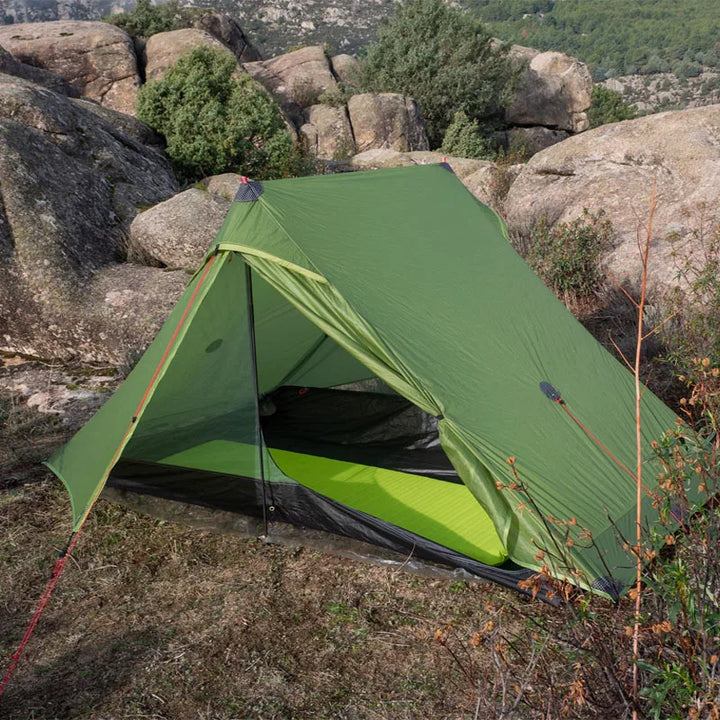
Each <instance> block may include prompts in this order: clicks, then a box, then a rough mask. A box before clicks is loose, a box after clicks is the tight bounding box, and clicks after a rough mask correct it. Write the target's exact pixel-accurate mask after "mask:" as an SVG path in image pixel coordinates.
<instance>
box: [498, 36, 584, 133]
mask: <svg viewBox="0 0 720 720" xmlns="http://www.w3.org/2000/svg"><path fill="white" fill-rule="evenodd" d="M527 49H528V48H523V50H527ZM516 55H517V56H518V57H524V58H525V59H527V57H530V58H531V59H530V62H529V65H528V68H527V70H526V71H525V75H524V76H523V79H522V82H521V86H520V89H519V90H518V94H517V97H516V98H515V102H514V103H513V105H512V106H511V107H510V108H509V109H508V111H507V114H506V119H507V121H508V123H510V124H511V125H543V126H545V127H549V128H554V129H557V130H568V131H570V132H582V131H583V130H587V128H588V127H589V124H588V120H587V111H588V108H589V107H590V96H591V94H592V88H593V81H592V77H591V75H590V71H589V70H588V68H587V66H586V65H585V64H584V63H582V62H580V61H579V60H577V59H576V58H574V57H571V56H570V55H566V54H565V53H559V52H544V53H538V54H536V55H532V54H531V53H530V54H527V53H526V54H524V55H523V54H519V53H516Z"/></svg>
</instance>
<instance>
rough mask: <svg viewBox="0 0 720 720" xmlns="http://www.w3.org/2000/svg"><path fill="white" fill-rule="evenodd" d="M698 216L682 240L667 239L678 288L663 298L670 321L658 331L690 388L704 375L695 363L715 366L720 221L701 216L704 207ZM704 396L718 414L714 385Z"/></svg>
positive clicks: (718, 360) (719, 349) (719, 355)
mask: <svg viewBox="0 0 720 720" xmlns="http://www.w3.org/2000/svg"><path fill="white" fill-rule="evenodd" d="M700 213H701V216H700V218H699V220H698V222H697V223H696V228H695V229H694V230H693V232H692V233H691V234H690V236H689V237H688V238H687V239H682V238H680V237H679V236H678V235H676V234H673V235H671V236H670V238H669V241H670V243H671V247H672V251H671V256H672V258H673V259H674V260H675V262H676V266H677V281H678V284H677V285H676V287H675V288H674V289H673V290H672V291H671V292H670V293H669V294H668V296H667V302H668V304H669V308H670V312H671V313H673V314H674V315H673V318H672V320H671V321H670V322H668V323H665V325H663V327H662V329H661V337H662V340H663V341H664V343H665V346H666V349H667V360H668V362H669V363H670V364H671V365H672V366H673V368H674V369H675V371H676V372H677V373H678V374H679V375H680V376H681V381H682V382H685V383H689V384H690V385H691V386H693V387H696V386H697V385H698V384H699V383H701V382H703V378H704V377H705V374H706V373H705V370H706V367H705V366H703V365H702V363H701V362H700V360H703V361H706V365H709V366H711V367H713V368H716V367H720V220H718V219H708V218H706V217H703V216H704V215H705V208H701V210H700ZM710 397H711V401H710V409H711V411H712V412H713V413H714V414H715V415H716V416H718V415H720V387H718V392H716V393H715V394H712V395H711V396H710ZM691 399H692V398H691Z"/></svg>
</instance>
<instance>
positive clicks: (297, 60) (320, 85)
mask: <svg viewBox="0 0 720 720" xmlns="http://www.w3.org/2000/svg"><path fill="white" fill-rule="evenodd" d="M245 69H246V70H247V71H248V72H249V73H250V74H251V75H252V76H253V77H254V78H255V79H256V80H257V81H258V82H259V83H260V84H261V85H263V86H264V87H265V88H267V90H268V91H269V92H270V93H271V94H272V95H273V97H274V98H275V99H276V100H277V101H278V102H279V103H280V107H281V108H282V109H283V110H284V111H285V112H286V113H287V114H288V115H289V116H290V117H291V118H292V119H293V120H294V121H295V122H296V123H297V124H298V125H300V124H301V123H302V108H306V107H310V106H312V105H315V104H316V103H317V100H318V97H319V96H320V95H322V93H324V92H325V91H326V90H331V89H334V88H336V87H337V82H336V80H335V76H334V75H333V73H332V70H331V69H330V63H329V61H328V59H327V56H326V55H325V51H324V50H323V48H322V47H320V46H319V45H317V46H313V47H306V48H302V49H300V50H295V51H293V52H289V53H286V54H285V55H279V56H278V57H275V58H271V59H270V60H263V61H260V62H254V63H246V64H245Z"/></svg>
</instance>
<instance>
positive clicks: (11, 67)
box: [0, 47, 80, 97]
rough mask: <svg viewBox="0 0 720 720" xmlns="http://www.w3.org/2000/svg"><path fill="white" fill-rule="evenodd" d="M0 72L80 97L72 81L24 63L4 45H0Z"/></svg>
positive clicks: (63, 93)
mask: <svg viewBox="0 0 720 720" xmlns="http://www.w3.org/2000/svg"><path fill="white" fill-rule="evenodd" d="M0 73H4V74H5V75H12V76H13V77H19V78H22V79H23V80H29V81H30V82H34V83H35V84H36V85H42V86H43V87H46V88H47V89H48V90H52V91H53V92H56V93H60V94H61V95H67V96H68V97H80V91H79V90H78V89H77V88H76V87H75V86H74V85H73V84H72V83H69V82H68V81H67V80H64V79H63V78H61V77H60V76H59V75H55V73H51V72H50V71H49V70H43V69H42V68H39V67H33V66H32V65H26V64H25V63H22V62H20V61H19V60H16V59H15V58H14V57H13V56H12V55H11V54H10V53H9V52H8V51H7V50H6V49H5V48H4V47H0Z"/></svg>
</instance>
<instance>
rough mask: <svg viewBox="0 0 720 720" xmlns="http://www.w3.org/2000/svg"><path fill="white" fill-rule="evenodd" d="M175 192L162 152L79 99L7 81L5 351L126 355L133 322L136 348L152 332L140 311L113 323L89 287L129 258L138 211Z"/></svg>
mask: <svg viewBox="0 0 720 720" xmlns="http://www.w3.org/2000/svg"><path fill="white" fill-rule="evenodd" d="M175 191H176V183H175V179H174V176H173V174H172V171H171V170H170V167H169V165H168V163H167V160H165V158H164V157H163V156H162V155H160V154H159V153H158V152H156V151H155V150H152V149H150V148H147V147H145V146H144V145H142V144H141V143H139V142H138V141H137V140H134V139H133V138H131V137H130V136H128V135H126V134H125V133H124V132H122V131H121V130H120V129H118V128H117V127H115V126H114V125H112V124H111V123H110V122H108V120H107V119H104V118H101V117H99V116H98V115H96V114H95V113H93V112H90V111H88V110H87V109H86V108H85V107H83V105H81V104H79V103H78V102H76V101H73V100H71V99H69V98H67V97H64V96H62V95H58V94H57V93H54V92H52V91H50V90H47V89H44V88H41V87H39V86H37V85H34V84H32V83H29V82H27V81H24V80H20V79H18V78H11V77H9V76H0V192H1V195H2V206H1V207H0V306H1V307H2V308H3V312H2V315H0V349H3V350H14V351H20V352H25V353H28V354H33V355H39V356H44V357H56V358H70V357H75V358H80V359H84V360H110V359H119V358H120V356H121V355H123V354H124V352H125V350H126V349H127V348H128V347H129V346H130V341H129V339H128V338H129V337H130V336H131V335H132V332H131V330H130V329H129V328H130V326H131V325H132V327H133V328H134V331H135V337H136V340H137V339H138V338H140V337H145V336H146V335H147V333H148V332H151V330H148V329H146V328H144V327H143V326H142V323H143V322H144V320H145V319H147V317H149V316H143V314H142V313H140V312H139V313H137V314H136V315H134V316H132V317H128V320H127V321H126V322H125V325H123V324H122V323H119V322H116V320H117V315H116V313H114V311H112V309H109V308H108V307H107V306H105V305H103V302H104V301H103V300H102V298H101V297H99V296H97V295H96V294H95V293H94V291H93V289H92V288H93V287H98V286H97V283H98V282H99V280H98V279H97V278H98V276H97V275H96V274H97V273H98V272H111V271H110V270H109V269H108V268H111V267H112V266H113V265H114V264H115V263H116V262H117V261H118V260H119V259H120V258H121V256H122V255H123V253H124V248H123V242H124V233H125V229H126V227H127V225H128V224H129V221H130V219H131V218H132V217H133V216H134V215H135V213H136V212H137V208H138V207H139V206H142V205H153V204H155V203H157V202H159V201H161V200H164V199H166V198H167V197H169V196H171V195H172V194H173V193H174V192H175ZM124 272H127V271H124V270H123V271H115V275H114V277H116V276H117V275H118V274H122V273H124ZM116 279H117V277H116ZM159 282H160V281H159ZM150 285H151V283H148V288H147V289H148V290H149V289H150ZM143 292H145V291H144V290H143V291H138V301H140V299H141V297H140V296H141V295H142V293H143ZM142 302H145V301H144V300H143V301H142ZM148 302H149V300H148ZM140 305H142V303H140ZM146 309H147V312H148V313H150V314H152V313H153V312H155V311H154V310H153V309H152V307H151V306H150V305H148V306H147V307H146ZM108 313H109V314H108ZM148 322H149V320H148ZM155 327H157V324H156V325H155ZM111 337H112V338H114V340H113V341H111ZM138 342H140V340H138Z"/></svg>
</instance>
